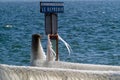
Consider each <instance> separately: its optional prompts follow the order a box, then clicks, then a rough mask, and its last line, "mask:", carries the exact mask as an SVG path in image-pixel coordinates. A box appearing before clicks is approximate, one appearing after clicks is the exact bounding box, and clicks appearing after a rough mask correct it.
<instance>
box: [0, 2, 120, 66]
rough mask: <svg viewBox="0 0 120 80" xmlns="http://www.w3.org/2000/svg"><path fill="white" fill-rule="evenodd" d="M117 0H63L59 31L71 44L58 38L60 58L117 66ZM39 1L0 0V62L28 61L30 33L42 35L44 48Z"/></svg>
mask: <svg viewBox="0 0 120 80" xmlns="http://www.w3.org/2000/svg"><path fill="white" fill-rule="evenodd" d="M119 5H120V2H119V1H76V2H75V1H72V2H65V12H64V13H63V14H59V20H58V22H59V27H58V33H59V35H60V36H61V37H62V38H63V39H64V40H66V41H67V42H68V43H69V44H70V45H71V47H72V50H73V53H71V55H68V52H67V49H66V48H65V46H64V44H63V43H62V42H59V58H60V60H61V61H68V62H76V63H89V64H106V65H119V66H120V6H119ZM39 9H40V7H39V2H0V63H1V64H12V65H29V64H30V54H31V36H32V34H35V33H39V34H41V35H42V45H43V47H44V49H45V51H46V43H47V36H46V35H45V32H44V14H41V13H40V11H39Z"/></svg>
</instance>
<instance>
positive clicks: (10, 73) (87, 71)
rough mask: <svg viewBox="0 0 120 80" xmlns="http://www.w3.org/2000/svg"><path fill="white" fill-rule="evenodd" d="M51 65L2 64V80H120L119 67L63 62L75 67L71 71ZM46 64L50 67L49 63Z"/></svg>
mask: <svg viewBox="0 0 120 80" xmlns="http://www.w3.org/2000/svg"><path fill="white" fill-rule="evenodd" d="M51 63H52V67H51V68H47V67H44V66H42V67H31V66H11V65H4V64H0V80H120V67H119V66H104V65H90V64H76V63H64V62H61V63H62V64H63V65H68V66H69V67H70V65H71V66H72V67H73V66H74V67H73V69H71V68H68V66H67V68H66V67H64V68H55V67H57V66H62V65H59V64H58V62H51ZM45 64H46V65H50V64H49V62H47V63H45ZM53 66H54V67H53ZM76 68H77V69H76Z"/></svg>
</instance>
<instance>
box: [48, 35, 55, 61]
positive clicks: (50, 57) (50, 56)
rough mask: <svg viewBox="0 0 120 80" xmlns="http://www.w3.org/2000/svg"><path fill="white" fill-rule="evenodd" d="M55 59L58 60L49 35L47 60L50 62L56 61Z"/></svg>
mask: <svg viewBox="0 0 120 80" xmlns="http://www.w3.org/2000/svg"><path fill="white" fill-rule="evenodd" d="M55 58H56V53H55V51H54V50H53V48H52V43H51V41H50V38H49V35H48V45H47V60H48V61H55Z"/></svg>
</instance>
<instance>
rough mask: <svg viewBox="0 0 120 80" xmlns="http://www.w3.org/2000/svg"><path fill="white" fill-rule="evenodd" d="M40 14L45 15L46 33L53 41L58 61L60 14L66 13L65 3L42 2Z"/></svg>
mask: <svg viewBox="0 0 120 80" xmlns="http://www.w3.org/2000/svg"><path fill="white" fill-rule="evenodd" d="M40 12H41V13H44V14H45V33H46V35H49V38H50V40H51V41H52V45H53V50H54V51H55V52H56V61H58V34H57V33H58V32H57V28H58V13H63V12H64V3H63V2H53V1H52V2H45V1H44V2H43V1H42V2H40Z"/></svg>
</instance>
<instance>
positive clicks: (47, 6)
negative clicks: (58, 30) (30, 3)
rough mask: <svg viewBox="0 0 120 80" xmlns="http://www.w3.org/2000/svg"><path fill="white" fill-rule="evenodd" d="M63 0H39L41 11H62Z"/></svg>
mask: <svg viewBox="0 0 120 80" xmlns="http://www.w3.org/2000/svg"><path fill="white" fill-rule="evenodd" d="M63 5H64V4H63V2H40V12H41V13H63V12H64V6H63Z"/></svg>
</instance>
